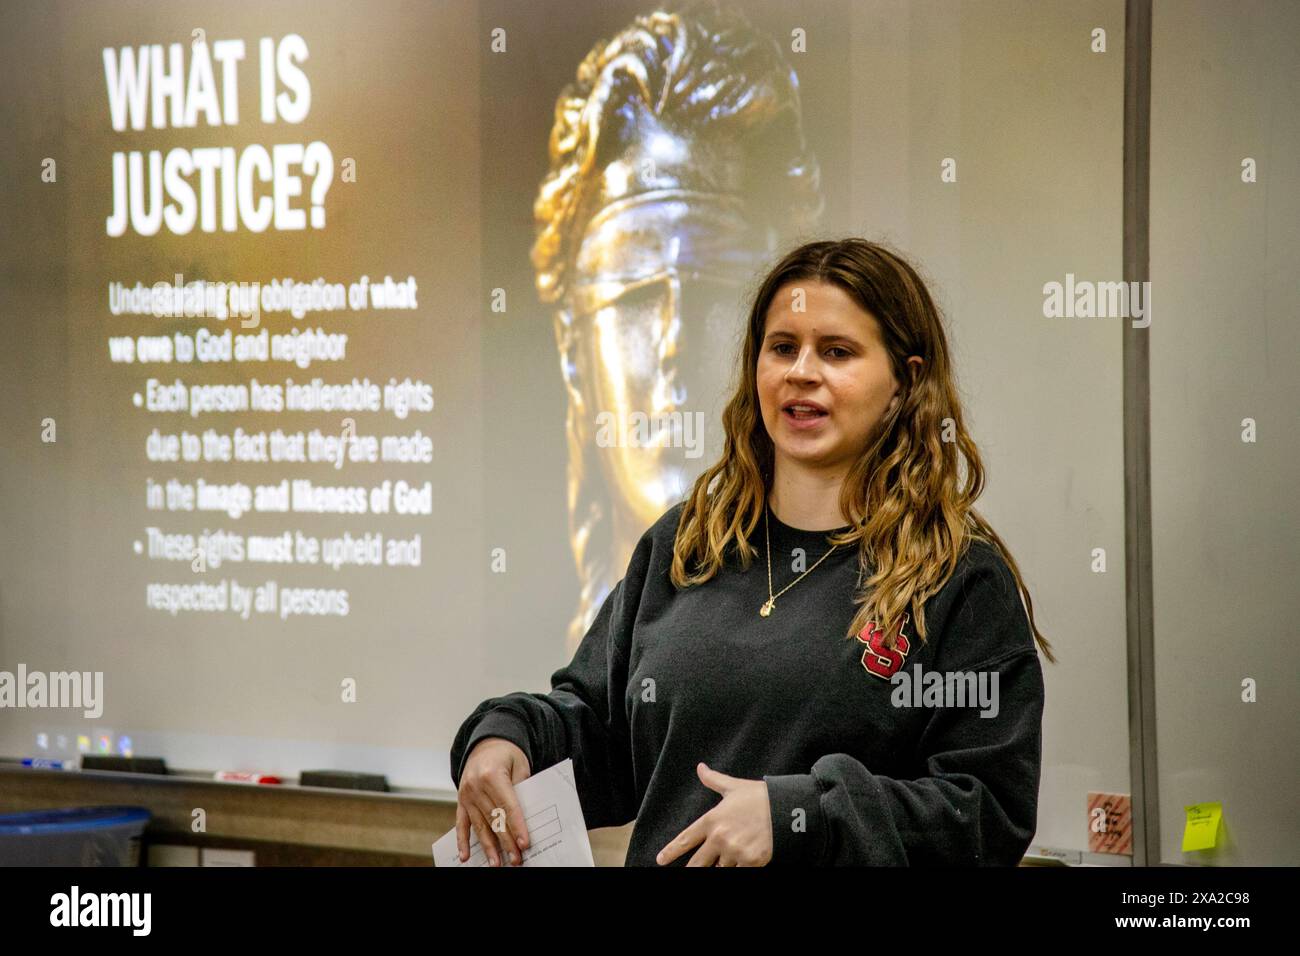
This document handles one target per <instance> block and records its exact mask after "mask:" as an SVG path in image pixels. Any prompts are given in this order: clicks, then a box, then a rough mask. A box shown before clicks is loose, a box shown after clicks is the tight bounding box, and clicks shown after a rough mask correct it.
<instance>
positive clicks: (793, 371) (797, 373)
mask: <svg viewBox="0 0 1300 956" xmlns="http://www.w3.org/2000/svg"><path fill="white" fill-rule="evenodd" d="M816 364H817V363H816V361H815V360H814V359H813V358H812V357H811V352H810V351H807V350H806V351H803V352H800V353H799V357H798V358H797V359H795V362H794V364H793V365H791V366H790V371H788V372H786V378H792V379H797V380H799V381H807V380H808V379H810V378H815V377H816Z"/></svg>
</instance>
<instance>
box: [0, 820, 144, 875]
mask: <svg viewBox="0 0 1300 956" xmlns="http://www.w3.org/2000/svg"><path fill="white" fill-rule="evenodd" d="M148 824H149V811H148V810H146V809H145V808H144V807H69V808H67V809H58V810H34V811H30V812H27V813H6V814H0V866H139V865H140V840H141V837H142V836H143V834H144V828H145V827H146V826H148Z"/></svg>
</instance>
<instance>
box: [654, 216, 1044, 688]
mask: <svg viewBox="0 0 1300 956" xmlns="http://www.w3.org/2000/svg"><path fill="white" fill-rule="evenodd" d="M799 281H820V282H827V283H831V284H834V285H836V286H839V287H840V288H841V289H843V290H844V291H845V292H846V293H847V294H848V295H849V296H850V297H851V298H852V299H853V300H854V301H855V302H856V303H857V304H858V305H859V306H861V307H862V308H863V309H865V310H866V311H867V312H869V313H870V314H871V315H872V316H873V317H875V319H876V321H877V322H878V323H879V325H880V329H881V333H882V337H883V340H884V343H885V347H886V350H887V351H888V353H889V360H890V363H891V365H892V367H893V371H894V376H895V378H896V379H897V380H898V382H899V383H900V396H901V401H899V403H898V404H897V405H896V406H895V408H894V410H893V411H892V412H887V413H886V414H885V415H884V416H882V418H881V420H880V421H879V422H877V424H876V426H875V427H874V428H873V430H872V432H871V434H870V435H869V436H868V438H867V440H866V443H865V445H864V447H863V449H862V453H861V454H860V455H859V456H858V458H857V460H856V461H855V462H854V463H853V465H852V466H851V468H850V469H849V472H848V475H847V477H846V478H845V481H844V484H843V487H842V489H841V492H840V502H839V504H840V511H841V512H842V513H843V514H844V515H846V516H848V518H849V524H850V525H852V527H851V528H849V530H847V531H845V532H844V533H842V534H839V535H828V536H827V540H828V541H829V542H830V543H832V544H835V545H854V544H856V545H857V547H858V551H859V562H860V567H861V568H862V570H863V573H864V574H867V573H868V572H870V573H869V576H867V577H866V579H865V580H863V579H862V577H860V578H859V581H860V584H861V589H860V591H859V592H858V593H857V595H856V596H855V598H854V603H855V604H858V605H860V606H859V608H858V611H857V613H856V614H855V615H854V618H853V622H852V624H851V625H850V626H849V630H848V633H847V635H846V637H848V638H849V639H853V638H856V636H857V635H858V634H860V633H861V632H862V631H863V629H864V628H866V627H867V626H868V624H873V625H875V626H878V627H879V628H880V630H881V631H882V632H883V633H884V635H885V643H886V646H888V647H891V648H892V647H893V645H894V643H895V639H896V634H897V632H898V630H899V628H898V623H899V621H900V619H901V616H902V615H903V614H905V613H910V616H911V619H912V621H914V622H915V628H916V633H917V634H918V635H919V636H920V638H921V640H922V641H924V640H925V639H926V625H925V608H924V605H925V602H926V600H927V599H929V598H930V597H931V596H932V595H934V594H935V593H937V592H938V591H939V590H940V589H941V588H942V587H943V585H944V584H945V583H946V582H947V581H948V579H949V578H950V577H951V576H952V574H953V572H954V571H955V570H956V567H957V562H958V560H959V558H960V557H961V556H962V554H963V553H964V552H965V550H966V548H967V546H968V545H969V543H970V542H971V541H972V540H980V541H985V542H987V543H988V544H990V545H992V546H993V547H995V548H996V549H997V550H998V551H999V552H1000V553H1001V555H1002V557H1003V558H1004V559H1005V560H1006V563H1007V565H1008V567H1009V568H1010V569H1011V572H1012V573H1013V574H1014V575H1015V580H1016V585H1017V587H1018V589H1019V591H1020V593H1021V594H1022V595H1023V597H1024V602H1025V605H1026V606H1027V608H1028V612H1029V624H1030V628H1031V629H1032V631H1033V634H1034V639H1035V641H1037V643H1038V646H1039V647H1040V648H1041V650H1042V652H1043V654H1044V655H1046V657H1047V659H1048V660H1049V661H1052V662H1053V663H1055V661H1056V658H1055V657H1054V656H1053V655H1052V649H1051V645H1050V644H1049V643H1048V641H1047V638H1046V637H1044V636H1043V634H1042V633H1041V632H1040V631H1039V630H1038V625H1037V624H1036V623H1035V622H1034V604H1033V600H1032V599H1031V598H1030V596H1029V591H1028V589H1027V588H1026V587H1025V583H1024V579H1023V578H1022V577H1021V574H1020V568H1019V567H1018V566H1017V564H1016V561H1015V558H1013V557H1012V556H1011V552H1010V550H1009V549H1008V548H1007V546H1006V545H1005V544H1004V543H1003V542H1002V539H1001V538H999V537H998V535H997V533H996V532H995V531H994V530H993V529H992V528H991V527H990V526H989V524H988V522H987V521H985V520H984V518H983V517H981V516H980V514H979V512H977V511H976V510H975V507H974V504H975V500H976V499H977V498H978V497H979V496H980V494H981V493H982V492H983V490H984V467H983V465H982V463H981V462H980V456H979V451H978V450H977V449H976V447H975V443H974V442H973V441H972V440H971V437H970V434H969V433H968V432H967V431H966V426H965V424H964V422H963V416H962V410H961V405H960V402H959V401H958V397H957V390H956V387H955V386H954V384H953V376H952V365H951V361H950V359H949V354H948V341H947V338H946V336H945V334H944V329H943V323H942V320H941V316H940V313H939V310H938V308H937V307H936V306H935V304H934V301H933V300H932V299H931V297H930V293H929V291H928V290H927V289H926V286H925V283H924V282H923V281H922V279H921V277H920V276H919V275H918V274H917V272H916V270H915V269H914V268H913V267H912V266H911V265H910V264H909V263H908V262H906V261H905V260H904V259H903V258H902V256H901V255H899V254H898V253H897V252H896V251H894V250H892V249H890V248H888V247H887V246H885V245H882V244H878V243H875V242H869V241H867V240H865V239H860V238H846V239H839V240H824V241H818V242H810V243H807V244H805V245H802V246H799V247H798V248H797V249H794V250H793V251H791V252H789V253H787V254H786V255H785V257H784V258H782V259H781V261H780V262H778V263H777V264H776V265H775V266H774V267H773V268H772V270H771V271H770V272H769V273H768V274H767V276H766V278H764V279H763V281H762V284H761V285H760V286H759V288H758V291H757V292H756V293H755V295H754V300H753V305H752V307H751V309H750V313H749V323H748V328H747V330H746V334H745V340H744V346H743V349H742V350H741V355H740V364H739V367H738V369H737V372H736V381H737V383H738V384H737V386H736V389H735V392H734V394H733V395H732V397H731V399H730V401H729V402H728V403H727V407H726V410H725V411H724V412H723V416H722V421H723V427H724V429H725V432H726V435H725V440H724V446H723V452H722V457H721V459H720V460H719V461H718V462H717V463H716V464H714V465H712V466H710V467H709V468H708V469H706V470H705V471H704V472H703V473H702V474H701V475H700V476H699V478H698V479H696V481H695V483H694V485H693V487H692V490H691V492H690V494H689V496H688V497H687V499H686V502H685V505H684V507H683V508H682V512H681V516H680V518H679V521H678V526H677V540H676V544H675V546H674V549H673V562H672V571H671V575H670V576H671V580H672V582H673V584H674V585H676V586H677V587H679V588H685V587H690V586H692V585H696V584H703V583H704V582H706V581H708V580H709V579H710V578H712V577H713V576H714V575H715V574H716V573H717V572H718V571H719V569H720V568H721V567H722V566H723V564H724V563H725V554H726V549H727V547H728V545H729V544H730V543H733V542H734V544H735V546H736V549H737V551H738V552H739V554H740V556H741V561H742V566H743V567H744V568H748V567H749V565H750V562H751V561H753V560H754V559H756V558H757V557H758V551H757V549H756V548H755V547H754V546H752V545H751V544H749V536H750V535H751V534H753V533H754V531H755V529H756V527H757V526H758V522H759V520H760V519H761V518H762V517H763V514H764V509H765V508H766V506H767V496H768V493H769V492H770V490H771V487H772V478H773V465H774V460H775V448H774V446H773V444H772V439H771V437H770V436H769V435H768V433H767V427H766V426H765V425H764V423H763V417H762V413H761V410H760V407H759V399H758V386H757V378H756V376H757V364H758V356H759V353H760V349H761V348H762V341H763V333H764V327H765V324H766V319H767V312H768V308H769V307H770V306H771V304H772V299H773V297H774V296H775V295H776V292H777V290H779V289H780V288H781V287H782V286H784V285H785V284H786V283H790V282H799ZM912 355H918V356H920V357H921V358H922V360H923V364H922V366H921V368H920V369H919V370H914V369H912V368H910V367H909V366H908V365H907V359H908V357H909V356H912ZM688 569H690V570H688Z"/></svg>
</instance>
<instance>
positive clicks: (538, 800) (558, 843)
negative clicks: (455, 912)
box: [433, 759, 596, 866]
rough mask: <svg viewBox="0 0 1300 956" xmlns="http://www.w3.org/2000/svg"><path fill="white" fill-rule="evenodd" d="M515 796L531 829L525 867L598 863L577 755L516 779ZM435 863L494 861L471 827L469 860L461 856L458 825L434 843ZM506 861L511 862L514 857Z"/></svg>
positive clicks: (477, 863) (478, 864)
mask: <svg viewBox="0 0 1300 956" xmlns="http://www.w3.org/2000/svg"><path fill="white" fill-rule="evenodd" d="M515 796H516V797H517V798H518V799H519V806H520V808H521V809H522V810H523V811H524V826H526V827H527V828H528V849H527V850H525V851H524V861H523V863H521V864H517V865H519V866H595V865H596V862H595V860H594V859H593V858H592V855H591V841H590V840H588V839H587V825H586V822H585V821H584V820H583V817H582V804H581V803H579V802H578V786H577V784H576V783H574V780H573V760H572V759H566V760H563V761H561V762H560V763H557V764H556V765H555V766H553V767H547V768H546V769H545V770H542V771H540V772H539V773H535V774H533V775H532V776H531V777H529V778H528V779H527V780H523V781H520V782H519V783H517V784H515ZM433 863H434V866H491V862H490V861H489V860H488V858H487V854H486V853H484V852H483V848H482V847H481V846H480V845H479V842H478V834H477V833H476V832H474V828H473V827H471V828H470V831H469V859H468V860H466V861H465V862H464V863H462V862H461V861H460V853H459V852H458V851H457V849H456V829H455V828H454V827H453V828H452V829H451V830H449V831H448V832H447V833H446V834H444V835H443V836H441V837H439V838H438V841H437V842H436V843H434V844H433ZM502 863H503V865H506V866H510V865H516V864H511V863H510V862H509V861H508V860H503V861H502Z"/></svg>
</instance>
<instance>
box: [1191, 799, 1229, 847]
mask: <svg viewBox="0 0 1300 956" xmlns="http://www.w3.org/2000/svg"><path fill="white" fill-rule="evenodd" d="M1183 809H1184V810H1185V811H1186V812H1187V826H1186V827H1184V828H1183V852H1184V853H1187V852H1190V851H1191V850H1212V849H1214V846H1215V843H1217V842H1218V839H1219V823H1220V822H1221V821H1222V820H1223V804H1221V803H1218V802H1215V803H1193V804H1192V805H1191V806H1188V807H1183Z"/></svg>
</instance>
